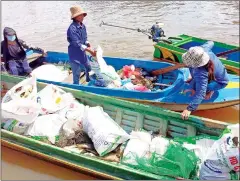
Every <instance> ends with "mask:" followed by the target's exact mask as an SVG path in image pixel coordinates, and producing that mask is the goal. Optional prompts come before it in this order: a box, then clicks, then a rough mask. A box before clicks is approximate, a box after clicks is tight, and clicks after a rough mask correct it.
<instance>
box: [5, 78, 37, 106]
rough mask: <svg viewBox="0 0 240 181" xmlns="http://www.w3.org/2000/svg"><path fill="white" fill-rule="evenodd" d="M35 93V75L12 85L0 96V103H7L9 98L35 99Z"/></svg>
mask: <svg viewBox="0 0 240 181" xmlns="http://www.w3.org/2000/svg"><path fill="white" fill-rule="evenodd" d="M36 95H37V80H36V77H35V76H33V77H30V78H27V79H24V80H23V81H21V82H19V83H18V84H17V85H15V86H13V87H12V88H11V89H10V90H9V91H8V92H7V93H6V94H5V96H4V97H3V98H2V103H7V102H9V101H11V100H18V99H31V100H35V98H36Z"/></svg>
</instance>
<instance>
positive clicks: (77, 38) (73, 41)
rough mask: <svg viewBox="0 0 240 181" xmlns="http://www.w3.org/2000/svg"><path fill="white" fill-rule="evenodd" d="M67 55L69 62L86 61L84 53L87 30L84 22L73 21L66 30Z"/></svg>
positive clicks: (82, 62) (80, 62) (81, 62)
mask: <svg viewBox="0 0 240 181" xmlns="http://www.w3.org/2000/svg"><path fill="white" fill-rule="evenodd" d="M67 40H68V42H69V45H68V55H69V60H70V62H71V61H72V62H76V63H79V64H84V63H86V62H87V55H86V53H85V49H86V47H87V46H86V45H87V43H88V41H87V30H86V27H85V25H84V24H81V25H80V24H79V23H78V22H76V21H73V22H72V23H71V25H70V26H69V28H68V30H67Z"/></svg>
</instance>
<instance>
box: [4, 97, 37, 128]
mask: <svg viewBox="0 0 240 181" xmlns="http://www.w3.org/2000/svg"><path fill="white" fill-rule="evenodd" d="M1 110H2V114H1V116H2V118H3V119H16V120H17V121H19V122H20V123H22V124H25V125H29V124H31V123H32V122H34V121H35V119H36V118H37V117H38V115H39V113H40V110H41V108H40V106H39V105H38V104H37V103H36V102H34V101H33V100H29V99H18V100H11V101H9V102H7V103H2V109H1Z"/></svg>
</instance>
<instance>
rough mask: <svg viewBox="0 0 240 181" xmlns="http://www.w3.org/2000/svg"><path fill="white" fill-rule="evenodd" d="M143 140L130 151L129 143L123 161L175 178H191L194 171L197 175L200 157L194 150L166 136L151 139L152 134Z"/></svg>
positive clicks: (138, 167) (134, 166)
mask: <svg viewBox="0 0 240 181" xmlns="http://www.w3.org/2000/svg"><path fill="white" fill-rule="evenodd" d="M145 134H146V133H145ZM131 141H132V139H130V141H129V142H128V144H129V145H131ZM141 141H142V142H138V143H137V142H136V143H135V145H132V146H131V149H132V150H133V151H129V148H128V147H129V145H127V147H126V149H125V151H124V154H123V159H122V163H124V164H127V165H128V166H131V167H133V168H137V169H141V170H144V171H147V172H150V173H154V174H157V175H162V176H171V177H173V178H178V177H181V178H190V177H191V176H192V174H193V173H195V175H196V172H197V168H198V167H197V163H198V161H199V159H198V158H197V156H196V155H195V153H194V152H192V151H190V150H188V149H186V148H184V147H183V146H182V145H181V144H179V143H176V142H174V141H170V140H169V139H167V138H164V137H155V138H154V139H152V140H151V137H150V134H149V136H148V139H145V141H143V140H141ZM144 143H145V144H144ZM139 145H141V147H140V146H139ZM142 145H143V146H142ZM143 148H145V149H144V152H142V153H141V150H142V149H143ZM126 153H127V155H126ZM139 153H140V154H139ZM147 153H148V154H147Z"/></svg>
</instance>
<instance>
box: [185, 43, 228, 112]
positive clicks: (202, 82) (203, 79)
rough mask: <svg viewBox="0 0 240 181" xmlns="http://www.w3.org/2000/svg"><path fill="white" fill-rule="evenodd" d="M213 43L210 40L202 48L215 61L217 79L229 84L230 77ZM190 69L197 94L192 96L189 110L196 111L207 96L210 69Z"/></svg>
mask: <svg viewBox="0 0 240 181" xmlns="http://www.w3.org/2000/svg"><path fill="white" fill-rule="evenodd" d="M213 45H214V42H212V41H208V42H206V43H205V44H203V45H202V48H203V49H204V51H205V52H206V53H208V55H209V56H210V60H212V61H213V64H214V76H215V81H216V82H217V83H219V84H225V85H227V84H228V81H229V79H228V74H227V71H226V68H225V66H224V65H223V64H222V62H221V61H220V60H219V59H218V57H217V56H216V55H215V54H214V53H213V52H212V50H211V49H212V47H213ZM189 70H190V72H191V76H192V78H193V80H192V81H194V82H196V84H195V94H194V96H193V97H192V101H191V102H190V104H189V105H188V107H187V110H189V111H194V110H196V109H197V107H198V105H199V104H200V103H201V102H202V101H203V99H204V98H205V95H206V92H207V86H208V70H207V69H206V68H205V67H204V66H203V67H198V68H189Z"/></svg>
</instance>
